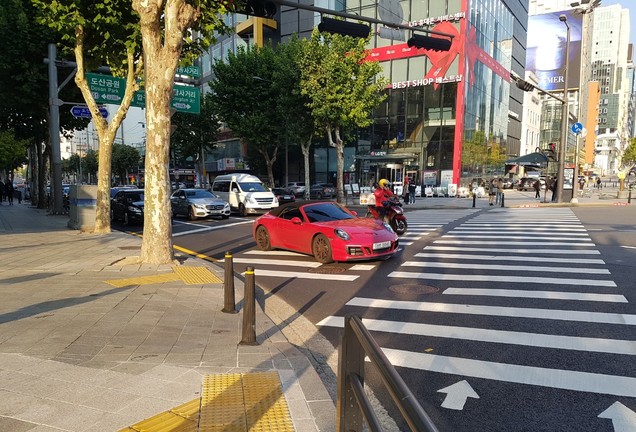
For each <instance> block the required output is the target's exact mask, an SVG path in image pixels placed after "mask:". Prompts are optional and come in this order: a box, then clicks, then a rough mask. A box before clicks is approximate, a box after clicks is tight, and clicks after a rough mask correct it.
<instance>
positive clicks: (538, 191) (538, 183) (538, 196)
mask: <svg viewBox="0 0 636 432" xmlns="http://www.w3.org/2000/svg"><path fill="white" fill-rule="evenodd" d="M532 187H533V188H534V198H535V199H541V180H539V179H536V180H535V181H534V183H533V184H532Z"/></svg>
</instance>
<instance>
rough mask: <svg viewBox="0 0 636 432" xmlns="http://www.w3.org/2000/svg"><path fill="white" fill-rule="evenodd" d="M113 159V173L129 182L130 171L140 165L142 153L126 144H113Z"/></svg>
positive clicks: (123, 180) (121, 179)
mask: <svg viewBox="0 0 636 432" xmlns="http://www.w3.org/2000/svg"><path fill="white" fill-rule="evenodd" d="M112 159H113V160H112V165H113V168H112V171H113V174H116V175H118V176H119V180H120V182H122V183H123V182H125V183H128V180H127V179H128V173H129V172H130V171H131V169H133V168H137V167H138V166H139V161H140V159H141V155H140V154H139V151H138V150H137V149H136V148H133V147H130V146H127V145H124V144H113V157H112Z"/></svg>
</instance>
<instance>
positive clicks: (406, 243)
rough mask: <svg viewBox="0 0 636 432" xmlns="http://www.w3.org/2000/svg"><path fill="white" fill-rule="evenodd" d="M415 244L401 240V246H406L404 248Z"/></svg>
mask: <svg viewBox="0 0 636 432" xmlns="http://www.w3.org/2000/svg"><path fill="white" fill-rule="evenodd" d="M413 243H414V242H412V241H401V240H400V244H401V245H404V246H410V245H412V244H413Z"/></svg>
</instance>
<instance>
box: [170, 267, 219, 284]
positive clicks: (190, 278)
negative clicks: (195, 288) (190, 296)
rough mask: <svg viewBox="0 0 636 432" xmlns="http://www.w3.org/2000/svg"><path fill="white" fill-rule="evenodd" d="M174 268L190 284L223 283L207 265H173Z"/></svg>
mask: <svg viewBox="0 0 636 432" xmlns="http://www.w3.org/2000/svg"><path fill="white" fill-rule="evenodd" d="M172 270H173V271H174V272H175V273H176V274H178V275H179V277H180V278H181V280H182V281H184V282H185V283H186V284H188V285H199V284H206V283H223V281H222V280H221V279H219V278H218V277H217V276H216V275H215V274H214V273H212V272H211V271H210V270H209V269H208V268H207V267H192V266H173V267H172Z"/></svg>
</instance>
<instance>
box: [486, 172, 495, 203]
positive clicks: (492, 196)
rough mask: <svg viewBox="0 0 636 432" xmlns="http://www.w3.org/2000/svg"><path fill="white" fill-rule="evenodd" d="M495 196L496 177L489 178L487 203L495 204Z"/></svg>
mask: <svg viewBox="0 0 636 432" xmlns="http://www.w3.org/2000/svg"><path fill="white" fill-rule="evenodd" d="M496 196H497V178H494V179H492V180H490V188H489V189H488V205H495V197H496Z"/></svg>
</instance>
